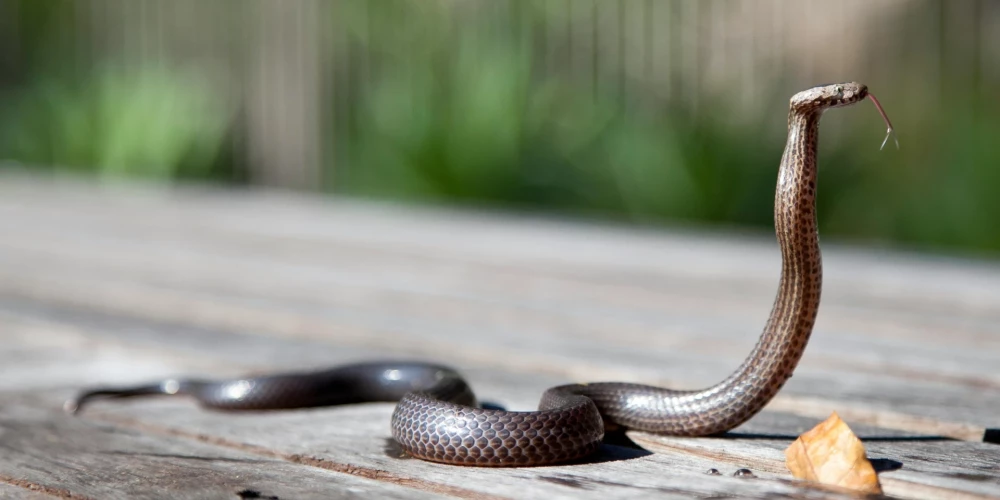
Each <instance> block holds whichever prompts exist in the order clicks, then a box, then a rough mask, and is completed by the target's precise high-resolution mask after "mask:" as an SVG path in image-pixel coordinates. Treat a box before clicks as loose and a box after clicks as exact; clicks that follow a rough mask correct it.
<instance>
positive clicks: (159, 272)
mask: <svg viewBox="0 0 1000 500" xmlns="http://www.w3.org/2000/svg"><path fill="white" fill-rule="evenodd" d="M0 235H2V236H0V329H2V333H0V340H2V350H0V498H47V497H50V496H54V497H63V498H100V499H104V498H279V499H296V498H349V497H366V498H374V497H380V498H442V497H458V498H545V499H553V498H595V499H605V498H612V497H613V498H643V497H658V498H672V497H713V498H722V497H741V498H775V497H778V496H782V497H794V498H838V497H842V496H843V497H847V495H844V494H843V493H842V492H838V491H836V490H831V489H826V488H821V487H816V486H810V485H807V484H804V483H801V482H798V481H795V480H793V479H792V478H791V475H790V474H789V473H788V471H787V470H786V469H785V465H784V455H783V450H784V448H785V447H786V446H787V445H788V444H789V443H790V442H791V441H792V440H793V439H794V438H795V437H796V436H797V435H798V434H799V433H801V432H803V431H805V430H807V429H809V428H811V427H812V426H813V425H815V424H816V423H818V422H819V421H820V420H822V419H824V418H826V417H827V416H828V415H829V414H830V412H831V411H834V410H835V411H837V412H838V413H840V415H841V416H842V417H843V418H844V420H846V421H847V422H848V423H849V424H850V425H851V426H852V428H853V429H854V430H855V432H856V433H857V434H858V435H859V436H861V437H862V438H863V439H864V441H865V445H866V446H867V448H868V453H869V457H870V458H872V459H874V461H875V465H876V467H877V468H878V469H879V470H880V471H881V473H880V479H881V481H882V484H883V487H884V489H885V492H886V494H888V495H890V496H897V497H904V498H1000V444H995V443H993V442H990V441H1000V438H998V437H997V430H996V428H998V427H1000V266H997V265H995V264H989V263H982V262H969V261H962V260H951V259H943V258H930V257H926V256H919V255H907V254H900V253H890V252H871V251H866V250H858V249H853V248H844V247H839V248H838V247H836V246H835V245H832V244H826V246H825V247H824V250H825V254H824V257H825V271H826V279H825V289H824V299H823V305H822V308H821V311H820V315H819V320H818V324H817V326H816V331H815V333H814V335H813V340H812V342H811V344H810V345H809V348H808V349H807V351H806V354H805V357H804V359H803V360H802V363H801V364H800V366H799V369H798V371H797V372H796V375H795V377H794V378H793V379H792V380H791V381H790V382H789V383H788V385H787V386H786V388H785V389H784V390H783V391H782V392H781V394H780V395H779V396H778V397H777V398H776V399H775V401H774V402H773V403H772V404H771V405H769V406H768V408H767V410H765V411H764V412H763V413H762V414H760V415H759V416H757V417H756V418H754V419H752V420H751V421H750V422H749V423H748V424H746V425H744V426H743V427H740V428H739V429H737V430H736V431H734V432H733V433H731V434H730V435H728V436H725V437H720V438H697V439H693V438H671V437H662V436H656V435H651V434H646V433H641V432H631V433H629V438H631V440H632V441H634V443H635V444H637V445H638V446H639V447H641V448H634V447H630V446H627V444H628V443H627V442H623V443H618V444H614V445H611V444H606V445H604V446H603V448H602V450H601V452H600V453H599V455H598V456H596V457H594V458H593V459H592V460H589V461H587V462H586V463H580V464H573V465H565V466H558V467H544V468H522V469H505V470H485V469H474V468H458V467H450V466H443V465H437V464H431V463H425V462H422V461H419V460H414V459H407V458H405V457H400V456H399V453H398V451H397V450H396V449H395V448H394V447H393V446H392V442H391V440H390V434H389V416H390V414H391V412H392V408H393V406H392V404H365V405H354V406H344V407H337V408H326V409H317V410H307V411H287V412H275V413H264V414H222V413H213V412H209V411H205V410H202V409H199V408H198V407H196V406H195V405H194V404H192V403H191V402H189V401H186V400H169V399H145V400H136V401H134V402H128V403H105V404H100V405H95V406H94V407H93V409H92V410H91V411H89V412H87V413H85V414H84V415H83V416H82V417H79V418H73V417H70V416H67V415H65V414H64V413H63V412H62V411H61V409H60V408H61V405H62V403H63V401H64V400H66V399H67V398H68V397H69V396H71V395H72V394H73V393H74V392H75V391H76V390H77V389H79V388H82V387H87V386H91V385H95V384H131V383H135V382H147V381H150V380H152V379H158V378H162V377H168V376H179V375H199V376H204V377H228V376H234V375H238V374H245V373H259V372H274V371H281V370H287V369H302V368H311V367H315V368H322V367H327V366H331V365H336V364H340V363H345V362H350V361H358V360H368V359H380V358H407V359H423V360H432V361H439V362H445V363H448V364H451V365H454V366H455V367H457V368H458V369H460V370H462V371H463V372H464V373H465V374H466V375H467V376H468V378H469V379H470V381H471V382H472V384H473V386H474V387H475V388H476V390H477V393H478V394H479V395H480V397H481V398H482V399H484V400H487V401H491V402H495V403H498V404H501V405H503V406H506V407H508V408H510V409H532V408H534V407H535V405H536V404H537V399H538V397H539V396H540V395H541V393H542V391H543V390H544V389H545V388H546V387H549V386H552V385H556V384H560V383H566V382H570V381H598V380H625V381H641V382H646V383H652V384H662V385H667V386H671V387H676V388H695V387H699V386H703V385H706V384H710V383H713V382H716V381H718V380H719V379H720V378H722V377H723V376H725V375H726V374H727V373H728V372H729V371H730V370H732V369H733V368H734V367H735V366H736V365H737V364H738V363H739V362H740V361H741V360H742V358H743V357H744V356H745V355H746V354H747V353H748V352H749V350H750V348H751V346H752V345H753V343H754V341H755V340H756V337H757V334H758V332H759V329H760V328H761V326H762V325H763V322H764V319H765V318H766V316H767V313H768V311H769V308H770V305H771V301H772V298H773V294H774V289H775V287H776V283H777V276H778V265H779V257H778V252H777V247H776V244H775V243H774V242H773V241H772V239H771V238H770V237H769V236H768V235H766V234H756V235H743V236H737V235H732V234H729V233H725V234H722V233H715V234H702V233H681V232H670V231H653V230H635V229H624V228H616V227H605V226H595V225H585V224H580V223H566V222H558V221H552V220H539V219H535V218H528V217H512V216H499V215H489V214H482V213H479V214H470V213H459V212H447V211H437V210H427V209H414V208H411V207H392V206H386V205H376V204H369V203H363V202H357V201H345V200H328V199H318V198H304V197H297V196H294V195H290V194H280V193H274V192H269V193H261V192H250V193H247V192H235V191H221V190H219V191H215V190H208V189H185V190H161V189H150V188H137V187H117V188H107V187H105V188H98V187H95V186H93V185H89V184H84V183H78V182H71V181H61V182H53V181H42V180H38V179H32V178H23V177H18V176H13V175H4V176H0ZM984 436H988V437H986V438H984ZM710 468H716V469H719V470H720V471H721V472H722V475H721V476H711V475H707V474H706V473H705V472H706V471H707V470H708V469H710ZM739 468H749V469H751V470H752V471H753V472H754V473H755V475H756V476H757V477H756V478H739V477H733V476H732V473H733V472H734V471H735V470H737V469H739Z"/></svg>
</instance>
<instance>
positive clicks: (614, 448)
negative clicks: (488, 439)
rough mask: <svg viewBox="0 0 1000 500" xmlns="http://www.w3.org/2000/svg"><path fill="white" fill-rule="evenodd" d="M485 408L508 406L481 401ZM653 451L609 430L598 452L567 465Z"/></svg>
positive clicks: (617, 459)
mask: <svg viewBox="0 0 1000 500" xmlns="http://www.w3.org/2000/svg"><path fill="white" fill-rule="evenodd" d="M480 405H481V406H482V407H483V408H486V409H490V410H502V411H505V410H506V409H507V408H505V407H503V406H502V405H500V404H497V403H494V402H492V401H483V402H482V403H480ZM652 454H653V452H651V451H649V450H647V449H645V448H643V447H641V446H639V445H637V444H635V442H634V441H632V440H631V439H630V438H629V437H628V436H627V435H625V430H624V429H620V430H609V431H606V432H605V433H604V441H603V442H601V447H600V448H598V449H597V452H596V453H594V454H593V455H590V456H588V457H585V458H581V459H579V460H574V461H570V462H566V465H574V464H575V465H579V464H600V463H606V462H618V461H621V460H632V459H636V458H642V457H648V456H650V455H652Z"/></svg>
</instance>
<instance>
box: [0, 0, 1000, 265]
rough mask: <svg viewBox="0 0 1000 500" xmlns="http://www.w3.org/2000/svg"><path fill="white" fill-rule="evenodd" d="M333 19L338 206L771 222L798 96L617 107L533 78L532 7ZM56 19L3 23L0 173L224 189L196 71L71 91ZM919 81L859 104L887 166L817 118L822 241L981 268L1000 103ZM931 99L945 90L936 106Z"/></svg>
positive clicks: (997, 161)
mask: <svg viewBox="0 0 1000 500" xmlns="http://www.w3.org/2000/svg"><path fill="white" fill-rule="evenodd" d="M50 5H57V3H51V4H50ZM60 5H63V4H60ZM346 5H347V6H348V7H349V8H348V9H347V10H346V15H345V17H344V19H343V20H341V22H342V23H343V24H341V25H340V26H341V27H342V28H343V29H345V30H347V31H348V32H350V33H351V34H352V38H351V40H352V43H354V44H357V45H360V46H363V48H364V50H367V51H370V52H371V53H374V54H376V56H377V57H375V58H374V62H373V63H372V64H373V66H372V68H370V78H369V80H368V81H367V82H366V85H365V86H364V88H363V89H361V90H359V91H357V93H356V95H354V96H353V99H352V100H351V102H350V103H349V105H350V110H349V111H348V112H349V113H350V116H351V117H352V118H351V122H350V124H349V126H347V127H340V128H338V129H337V130H336V131H335V135H334V137H333V138H332V140H333V141H334V142H335V143H337V144H341V143H342V144H347V145H349V147H345V148H338V156H336V157H335V158H332V159H333V160H335V161H333V162H331V163H333V164H334V165H335V166H336V167H335V168H331V172H330V176H331V177H333V178H334V181H333V183H332V184H333V185H334V186H336V188H337V190H338V191H339V192H343V193H348V194H354V195H364V196H376V197H386V198H393V199H401V200H410V201H414V202H430V203H457V204H468V205H489V206H505V207H513V208H517V209H525V210H542V211H549V212H558V213H566V214H580V215H583V216H588V217H601V218H616V219H621V220H627V221H632V222H638V223H644V224H685V225H693V224H724V225H745V226H750V227H758V228H770V227H771V224H772V222H771V217H772V215H771V207H772V200H773V196H774V182H775V177H776V174H777V163H778V161H779V159H780V156H781V150H782V148H783V145H784V139H785V113H786V109H787V99H788V96H789V95H790V93H791V92H794V91H796V90H798V88H797V87H795V86H793V85H792V84H791V83H789V82H781V81H779V83H778V84H776V85H774V86H773V88H770V89H767V91H766V92H765V93H764V94H763V95H760V96H759V99H760V100H761V101H762V102H763V103H764V105H763V106H761V108H760V109H763V110H765V112H764V113H761V114H760V115H759V116H752V117H749V118H748V117H740V119H738V120H737V119H734V116H733V114H732V108H733V103H732V102H730V101H729V100H728V98H727V96H725V95H718V96H705V99H703V100H702V101H701V103H700V105H699V106H698V108H697V109H696V110H695V109H693V108H692V106H691V105H690V103H688V102H685V101H682V100H674V101H662V100H659V99H652V98H651V99H649V100H643V99H641V98H640V99H638V100H633V101H625V100H623V99H622V98H621V95H619V94H617V93H609V92H603V91H595V90H594V89H593V88H592V87H591V86H590V85H588V84H587V83H589V82H580V81H578V80H577V79H573V78H570V77H568V76H566V75H562V74H559V73H558V72H547V71H542V70H541V67H542V66H543V65H542V63H541V62H540V61H538V60H536V54H535V51H534V50H533V45H532V41H533V40H532V33H533V32H534V29H535V28H536V26H535V24H534V23H536V22H537V16H532V15H531V14H532V13H531V12H530V9H532V8H550V7H551V5H549V4H545V3H542V4H538V3H515V4H514V5H518V6H521V7H520V8H524V9H529V11H526V12H522V13H518V15H517V16H514V18H515V19H519V21H518V22H517V23H515V25H514V26H512V27H509V29H508V28H507V27H505V28H504V29H497V28H496V26H494V25H493V24H491V21H490V19H489V18H488V16H487V17H482V18H468V17H462V18H460V19H459V18H456V17H455V15H454V11H453V10H452V9H450V8H448V6H449V5H450V4H449V3H448V2H410V1H385V2H378V3H367V4H365V3H363V2H346ZM64 6H65V5H64ZM534 6H540V7H534ZM362 7H363V9H362ZM361 10H364V13H363V18H362V14H361ZM53 12H55V13H53ZM58 12H59V11H58V9H56V10H54V11H44V12H35V11H30V12H29V11H27V10H26V11H24V12H22V15H23V16H25V22H24V23H23V25H22V28H23V29H24V30H28V31H30V30H35V31H33V32H30V33H26V34H24V36H23V37H22V38H25V39H26V40H27V42H26V43H25V44H24V47H25V48H26V49H25V50H28V51H29V52H30V53H32V54H39V55H40V56H39V57H40V58H41V60H40V62H39V63H38V64H34V65H32V68H31V71H30V72H29V73H28V74H26V75H24V76H23V77H22V78H21V79H20V80H19V82H18V84H17V85H16V87H15V88H13V89H8V90H7V92H5V93H4V94H3V95H2V96H0V97H2V99H0V101H2V103H3V104H2V105H3V109H4V113H2V114H0V158H8V159H15V160H18V161H21V162H24V163H28V164H33V165H42V166H51V168H71V169H76V170H86V171H93V172H96V173H98V174H99V175H108V176H142V177H151V178H156V179H163V180H168V179H177V178H195V179H232V178H233V174H232V173H233V171H234V170H239V169H240V168H243V167H242V166H240V165H233V164H232V162H233V159H232V158H231V157H228V156H226V151H225V150H226V144H227V140H228V138H229V136H230V134H231V133H232V128H233V127H234V125H233V119H232V118H233V116H232V114H231V113H230V112H229V110H228V109H227V108H226V106H224V105H223V104H220V103H222V102H224V101H223V97H224V96H221V95H219V94H218V92H217V91H216V90H214V89H213V88H212V87H211V86H210V85H208V84H207V83H206V82H205V81H202V80H201V79H199V78H198V74H197V73H195V72H185V71H182V70H180V69H178V68H173V67H167V68H164V67H157V66H149V65H144V66H143V65H141V66H129V67H116V66H114V65H107V64H100V65H95V66H94V67H93V68H88V70H87V71H86V72H85V73H84V74H83V75H82V76H81V75H73V77H69V76H67V75H66V74H65V72H61V71H60V67H61V66H63V65H64V64H65V61H60V58H64V57H65V55H64V54H65V53H66V52H67V51H66V50H60V47H62V48H63V49H65V46H61V45H60V44H59V40H63V39H65V36H62V35H60V34H59V32H60V31H61V30H63V29H64V28H61V27H60V25H59V23H56V22H53V19H56V18H57V17H58ZM46 16H48V17H46ZM53 16H55V17H53ZM925 38H926V37H925ZM906 40H907V41H906V42H905V44H910V45H912V46H913V47H917V48H919V46H918V45H916V42H911V41H909V39H906ZM64 42H65V40H64ZM914 50H916V49H915V48H914ZM931 62H933V61H931ZM905 68H906V67H903V66H901V69H900V71H903V70H904V69H905ZM918 69H919V68H918ZM914 71H916V70H914ZM923 74H926V73H914V74H900V75H897V76H898V81H905V82H907V85H906V86H905V87H903V88H880V89H878V94H879V96H880V98H881V99H882V100H883V103H884V104H885V106H886V108H887V111H888V112H889V114H890V116H892V118H893V120H894V122H895V124H896V126H897V129H898V133H899V137H900V141H901V145H902V149H901V150H899V151H896V150H894V149H892V148H891V146H890V147H888V148H887V150H885V151H879V150H878V144H879V143H880V141H881V139H882V136H881V134H882V131H883V129H882V125H881V120H880V119H879V118H878V116H877V114H876V113H875V111H874V110H873V109H871V108H870V107H867V104H866V105H862V106H858V107H854V108H851V110H849V111H838V112H837V113H831V114H830V115H829V116H827V117H826V118H824V126H823V132H822V133H821V147H820V168H821V171H820V177H821V178H820V195H819V201H818V203H819V215H820V224H821V228H822V231H823V232H824V235H825V236H832V237H837V238H840V239H854V240H862V241H865V242H869V243H872V242H883V243H893V244H905V245H911V246H920V247H926V248H933V249H941V250H947V251H952V252H953V251H963V252H977V253H984V254H996V252H998V251H1000V232H998V231H995V230H994V221H995V220H997V219H998V218H1000V198H998V197H997V196H996V195H995V193H994V191H995V190H996V187H997V186H1000V168H998V167H1000V148H997V147H996V146H995V144H996V140H997V137H1000V105H998V104H997V102H996V100H995V98H991V96H993V95H994V94H993V93H991V92H988V91H987V92H978V93H977V92H971V91H968V90H967V89H970V88H973V87H975V85H976V84H977V83H978V82H974V81H972V80H970V79H969V78H967V77H966V78H960V77H958V76H955V77H951V76H946V77H944V79H942V80H940V81H934V82H931V81H927V79H926V78H923V77H922V76H921V75H923ZM817 83H818V82H817ZM937 86H940V87H943V88H946V89H948V96H947V98H946V99H944V98H940V96H941V92H940V91H939V90H936V89H937V88H938V87H937ZM598 88H600V87H599V86H598ZM913 103H920V105H919V106H916V105H914V104H913ZM339 112H344V111H343V110H340V111H339Z"/></svg>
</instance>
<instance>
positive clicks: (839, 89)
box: [833, 85, 844, 94]
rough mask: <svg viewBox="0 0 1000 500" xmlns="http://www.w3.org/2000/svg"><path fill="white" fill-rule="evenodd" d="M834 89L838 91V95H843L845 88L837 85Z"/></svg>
mask: <svg viewBox="0 0 1000 500" xmlns="http://www.w3.org/2000/svg"><path fill="white" fill-rule="evenodd" d="M833 89H834V90H836V91H837V93H838V94H843V93H844V87H841V86H840V85H837V86H836V87H834V88H833Z"/></svg>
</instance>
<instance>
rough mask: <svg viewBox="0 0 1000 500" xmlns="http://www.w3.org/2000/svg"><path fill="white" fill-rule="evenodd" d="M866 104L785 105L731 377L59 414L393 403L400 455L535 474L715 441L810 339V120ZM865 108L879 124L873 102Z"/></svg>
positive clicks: (423, 386)
mask: <svg viewBox="0 0 1000 500" xmlns="http://www.w3.org/2000/svg"><path fill="white" fill-rule="evenodd" d="M865 97H869V94H868V89H867V87H866V86H865V85H862V84H859V83H843V84H837V85H826V86H821V87H815V88H812V89H809V90H805V91H803V92H799V93H798V94H795V96H793V97H792V99H791V102H790V109H789V113H788V141H787V144H786V146H785V152H784V154H783V155H782V158H781V164H780V167H779V171H778V182H777V189H776V191H775V196H774V223H775V232H776V234H777V238H778V242H779V244H780V247H781V257H782V266H781V280H780V283H779V285H778V292H777V296H776V298H775V301H774V306H773V308H772V310H771V315H770V317H769V318H768V320H767V323H766V325H765V326H764V331H763V333H762V334H761V336H760V339H759V340H758V341H757V344H756V346H755V347H754V348H753V351H751V353H750V355H749V356H748V357H747V358H746V360H745V361H744V362H743V364H741V365H740V367H739V368H737V369H736V371H734V372H733V373H732V374H731V375H729V377H727V378H726V379H725V380H723V381H722V382H720V383H718V384H716V385H714V386H712V387H709V388H707V389H703V390H699V391H674V390H669V389H662V388H659V387H652V386H646V385H638V384H626V383H614V382H610V383H596V384H581V385H565V386H560V387H555V388H552V389H549V390H548V391H546V392H545V394H544V395H543V396H542V400H541V403H540V404H539V410H538V411H531V412H510V411H504V410H495V409H484V408H478V407H476V406H475V404H476V402H475V396H474V395H473V393H472V391H471V390H470V389H469V386H468V385H467V384H466V383H465V381H464V380H463V379H462V378H461V377H460V376H459V375H458V374H457V373H456V372H455V371H453V370H451V369H449V368H447V367H443V366H437V365H430V364H425V363H393V362H376V363H365V364H357V365H350V366H344V367H340V368H335V369H332V370H328V371H323V372H315V373H304V374H287V375H276V376H268V377H258V378H247V379H240V380H230V381H221V382H206V381H191V380H167V381H164V382H160V383H157V384H153V385H149V386H140V387H133V388H126V389H117V388H115V389H98V390H92V391H88V392H84V393H82V394H81V395H80V396H79V397H78V398H77V399H75V400H73V401H70V402H68V403H67V409H68V410H71V411H74V412H76V411H78V410H79V409H80V408H82V407H83V405H84V404H85V403H87V402H89V401H90V400H92V399H95V398H123V397H132V396H139V395H146V394H183V395H188V396H192V397H194V398H196V399H197V400H198V401H199V402H200V403H201V404H202V405H203V406H206V407H209V408H215V409H223V410H265V409H284V408H301V407H315V406H325V405H334V404H345V403H354V402H362V401H398V404H397V406H396V410H395V412H394V413H393V415H392V424H391V425H392V435H393V437H394V438H395V439H396V440H397V441H398V442H399V444H400V445H401V446H402V447H403V448H404V449H405V450H406V451H407V452H409V453H410V454H412V455H414V456H416V457H419V458H422V459H426V460H431V461H435V462H444V463H449V464H459V465H479V466H512V465H513V466H516V465H543V464H551V463H557V462H564V461H568V460H573V459H577V458H581V457H584V456H586V455H588V454H590V453H592V452H593V451H595V450H596V449H597V447H598V446H599V445H600V442H601V439H602V438H603V436H604V423H605V422H606V423H608V424H613V425H616V426H620V427H625V428H630V429H639V430H645V431H651V432H658V433H665V434H672V435H684V436H704V435H711V434H718V433H721V432H725V431H727V430H730V429H732V428H734V427H736V426H738V425H740V424H741V423H743V422H745V421H746V420H748V419H749V418H750V417H752V416H753V415H755V414H756V413H757V412H758V411H760V409H761V408H763V407H764V405H766V404H767V403H768V402H769V401H770V400H771V398H772V397H773V396H774V395H775V394H776V393H777V392H778V390H779V389H781V387H782V386H783V385H784V383H785V381H786V380H788V378H789V377H791V376H792V371H793V370H794V369H795V366H796V365H797V364H798V362H799V358H800V357H801V356H802V352H803V350H804V349H805V347H806V343H807V342H808V340H809V335H810V333H811V332H812V328H813V323H814V321H815V319H816V312H817V310H818V307H819V302H820V285H821V280H822V267H821V263H820V249H819V239H818V235H817V228H816V207H815V197H816V144H817V137H818V132H819V121H820V116H821V115H822V113H823V112H824V111H826V110H827V109H830V108H835V107H842V106H848V105H851V104H854V103H857V102H859V101H861V100H863V99H864V98H865ZM870 97H871V99H872V100H873V102H875V104H876V106H877V107H878V109H879V112H880V113H881V112H882V109H881V106H878V101H876V100H875V99H874V96H870ZM882 115H883V118H885V114H884V113H882ZM886 124H887V125H889V123H888V118H886ZM889 128H890V132H891V125H889ZM883 145H884V143H883Z"/></svg>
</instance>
